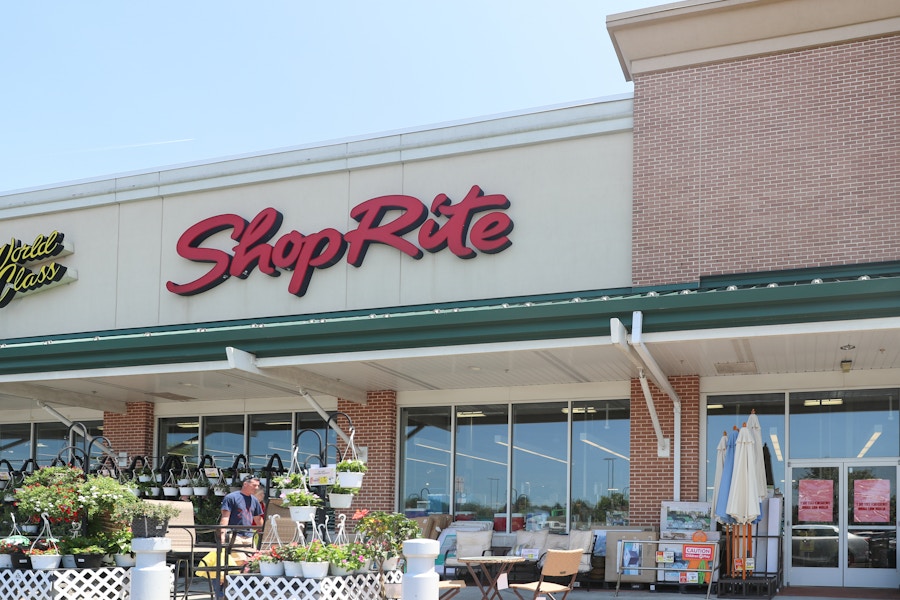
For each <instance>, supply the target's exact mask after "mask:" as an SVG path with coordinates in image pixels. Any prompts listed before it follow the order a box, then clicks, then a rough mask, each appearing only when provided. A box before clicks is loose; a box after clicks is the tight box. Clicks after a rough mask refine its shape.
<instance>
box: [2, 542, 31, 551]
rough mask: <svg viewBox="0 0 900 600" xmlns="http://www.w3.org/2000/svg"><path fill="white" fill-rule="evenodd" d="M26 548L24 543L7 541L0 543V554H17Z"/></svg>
mask: <svg viewBox="0 0 900 600" xmlns="http://www.w3.org/2000/svg"><path fill="white" fill-rule="evenodd" d="M26 548H27V545H26V544H25V543H16V542H11V541H9V540H3V541H0V554H17V553H19V552H24V551H25V549H26Z"/></svg>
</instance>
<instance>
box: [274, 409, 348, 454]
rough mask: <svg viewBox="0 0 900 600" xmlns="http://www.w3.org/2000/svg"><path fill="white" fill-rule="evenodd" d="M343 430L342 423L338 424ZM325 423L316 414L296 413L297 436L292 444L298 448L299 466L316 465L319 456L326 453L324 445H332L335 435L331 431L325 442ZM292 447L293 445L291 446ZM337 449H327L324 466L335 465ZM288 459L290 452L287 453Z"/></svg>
mask: <svg viewBox="0 0 900 600" xmlns="http://www.w3.org/2000/svg"><path fill="white" fill-rule="evenodd" d="M338 425H340V426H341V427H342V428H344V425H345V424H344V423H338ZM325 434H326V432H325V421H323V420H322V417H321V416H319V415H318V414H316V413H297V435H296V437H295V438H294V443H296V444H297V446H298V451H297V460H298V461H299V463H300V466H310V465H318V464H320V463H321V462H322V460H321V458H320V457H321V455H322V453H323V452H325V451H326V448H325V445H326V444H334V443H335V440H336V439H337V434H336V433H335V432H334V431H332V432H331V433H329V434H328V436H327V440H326V435H325ZM292 445H293V444H292ZM336 457H337V449H336V448H334V447H331V448H327V458H326V460H325V464H329V463H336V462H337V460H336ZM288 458H290V452H288ZM285 466H288V465H285Z"/></svg>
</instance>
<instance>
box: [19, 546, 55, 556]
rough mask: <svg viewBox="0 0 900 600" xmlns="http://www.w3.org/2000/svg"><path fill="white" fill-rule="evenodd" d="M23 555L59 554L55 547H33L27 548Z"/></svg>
mask: <svg viewBox="0 0 900 600" xmlns="http://www.w3.org/2000/svg"><path fill="white" fill-rule="evenodd" d="M25 554H27V555H29V556H44V555H49V554H59V548H57V547H56V546H46V547H40V546H35V547H34V548H29V549H28V550H26V551H25Z"/></svg>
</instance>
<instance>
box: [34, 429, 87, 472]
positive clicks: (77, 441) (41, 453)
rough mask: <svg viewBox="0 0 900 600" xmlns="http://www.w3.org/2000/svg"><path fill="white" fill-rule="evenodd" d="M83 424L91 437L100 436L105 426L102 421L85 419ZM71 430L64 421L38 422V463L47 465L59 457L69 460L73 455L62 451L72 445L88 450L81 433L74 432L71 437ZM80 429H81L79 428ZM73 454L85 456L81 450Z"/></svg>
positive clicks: (36, 443) (35, 436)
mask: <svg viewBox="0 0 900 600" xmlns="http://www.w3.org/2000/svg"><path fill="white" fill-rule="evenodd" d="M81 424H82V425H84V426H85V427H86V428H87V431H88V435H90V436H91V437H97V436H99V435H100V433H101V430H102V427H103V422H102V421H83V422H81ZM69 431H70V430H69V427H68V425H64V424H62V423H37V424H36V425H35V433H34V438H35V449H34V459H35V460H36V461H37V463H38V465H40V466H42V467H43V466H47V465H49V464H50V463H52V462H53V461H54V460H55V459H56V458H57V457H59V458H60V459H61V460H62V461H64V462H69V460H70V459H71V458H72V457H71V456H70V455H69V454H68V453H65V454H64V455H60V452H62V451H63V450H64V449H66V448H69V447H70V446H75V447H76V448H78V449H79V450H85V451H86V450H87V445H86V444H85V441H84V438H83V437H82V436H81V435H80V434H74V433H73V434H72V436H71V438H70V436H69ZM79 431H81V430H80V429H79ZM94 450H95V448H92V453H94V454H95V455H96V452H94ZM73 456H77V457H79V458H83V455H82V454H81V453H80V452H79V453H76V454H74V455H73Z"/></svg>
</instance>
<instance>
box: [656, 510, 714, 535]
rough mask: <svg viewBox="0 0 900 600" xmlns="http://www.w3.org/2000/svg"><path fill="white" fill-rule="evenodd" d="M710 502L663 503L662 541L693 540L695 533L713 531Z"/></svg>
mask: <svg viewBox="0 0 900 600" xmlns="http://www.w3.org/2000/svg"><path fill="white" fill-rule="evenodd" d="M713 527H714V525H713V519H712V505H711V504H710V503H709V502H663V503H662V513H661V514H660V517H659V537H660V539H691V534H693V533H694V532H695V531H712V530H713Z"/></svg>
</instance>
